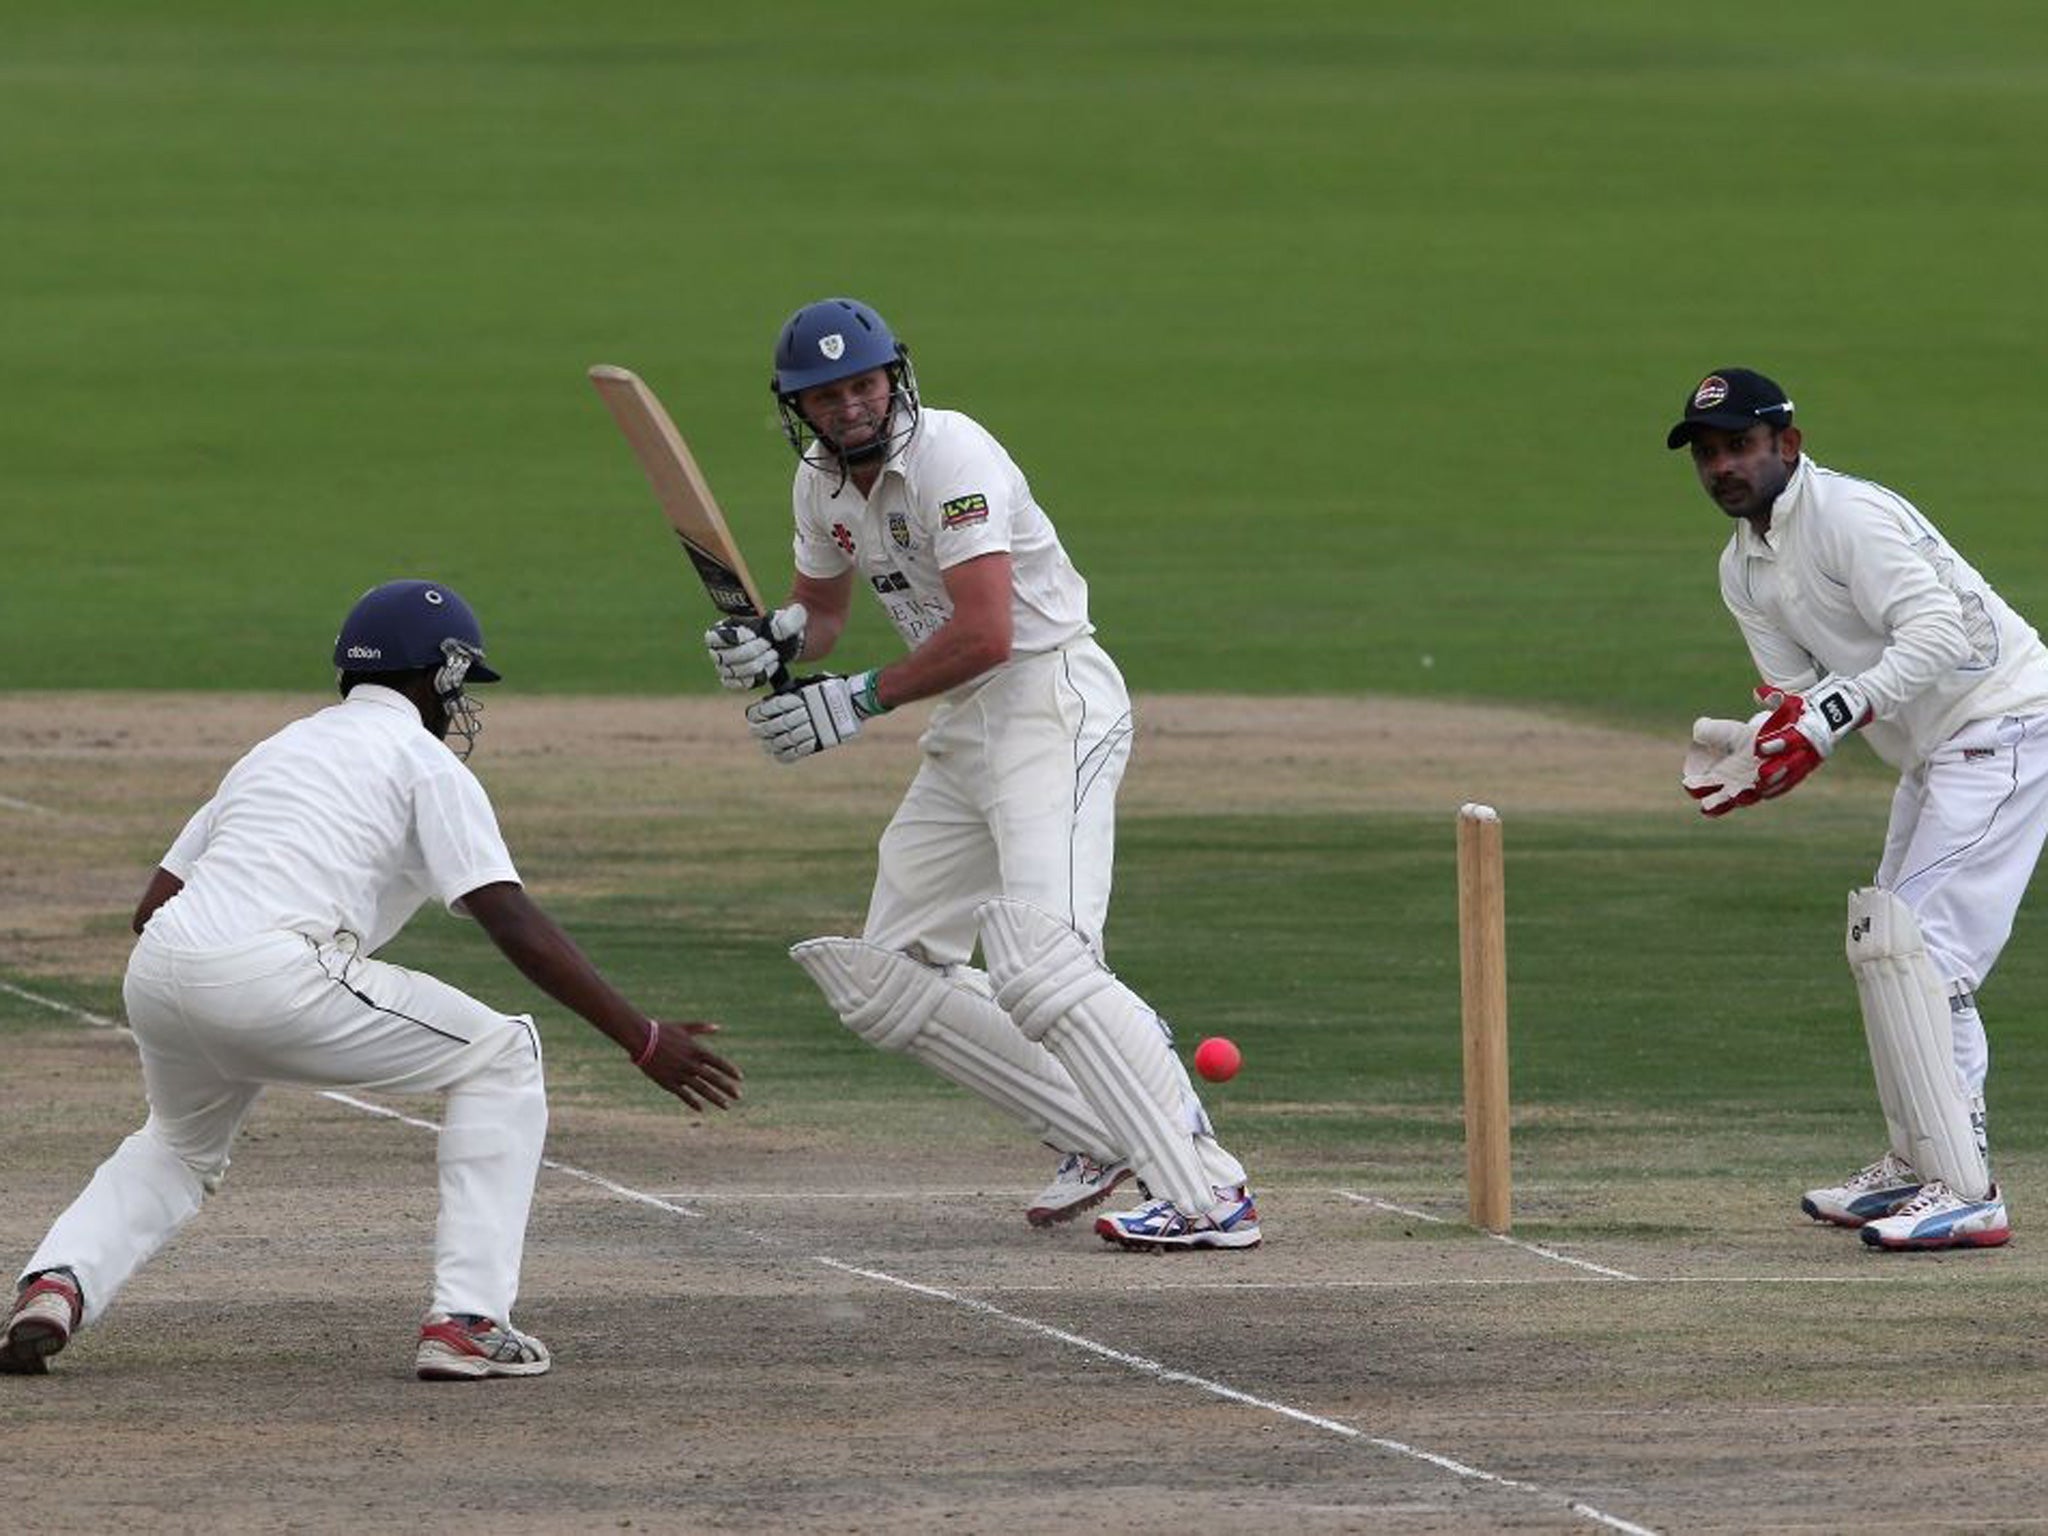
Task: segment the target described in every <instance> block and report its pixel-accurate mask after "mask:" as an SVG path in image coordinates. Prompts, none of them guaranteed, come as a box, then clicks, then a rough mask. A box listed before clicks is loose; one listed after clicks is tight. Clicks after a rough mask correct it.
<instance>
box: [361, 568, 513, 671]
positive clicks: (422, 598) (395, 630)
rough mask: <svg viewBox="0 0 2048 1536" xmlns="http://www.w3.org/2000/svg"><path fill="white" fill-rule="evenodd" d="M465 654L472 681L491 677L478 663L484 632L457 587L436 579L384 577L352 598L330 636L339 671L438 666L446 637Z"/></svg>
mask: <svg viewBox="0 0 2048 1536" xmlns="http://www.w3.org/2000/svg"><path fill="white" fill-rule="evenodd" d="M449 641H454V642H455V643H456V645H457V646H458V647H459V648H460V649H461V651H462V652H463V653H464V654H466V655H467V656H468V657H469V666H468V669H467V677H468V680H469V681H470V682H473V683H495V682H497V681H498V674H497V673H496V672H493V671H492V670H491V669H490V668H489V667H487V666H485V665H484V660H483V657H484V632H483V627H482V626H481V625H480V624H478V623H477V621H476V614H475V613H474V612H473V611H472V610H471V609H470V606H469V604H468V603H466V602H464V601H463V600H462V596H461V594H460V593H458V592H456V590H455V589H454V588H453V587H448V586H443V585H442V584H441V583H440V582H438V581H387V582H385V583H384V584H383V585H382V586H379V587H372V588H370V590H369V591H367V592H365V593H364V594H363V595H362V596H361V597H359V598H357V599H356V605H355V607H353V608H351V609H349V611H348V617H347V618H345V619H343V620H342V621H341V633H340V634H339V635H337V636H335V640H334V666H335V670H337V671H340V672H410V671H413V670H416V669H421V668H426V667H441V666H444V665H446V664H447V662H448V660H449V654H448V645H447V642H449Z"/></svg>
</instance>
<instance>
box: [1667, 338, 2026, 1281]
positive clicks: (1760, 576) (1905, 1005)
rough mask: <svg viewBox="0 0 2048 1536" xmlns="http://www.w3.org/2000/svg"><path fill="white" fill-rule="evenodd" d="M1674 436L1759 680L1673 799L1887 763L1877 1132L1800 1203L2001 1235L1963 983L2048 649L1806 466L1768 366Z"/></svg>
mask: <svg viewBox="0 0 2048 1536" xmlns="http://www.w3.org/2000/svg"><path fill="white" fill-rule="evenodd" d="M1666 442H1667V446H1669V447H1671V448H1689V449H1690V450H1691V453H1692V459H1693V467H1694V469H1695V470H1696V471H1697V473H1698V475H1699V480H1700V484H1701V485H1702V486H1703V487H1705V489H1706V492H1707V494H1708V495H1709V496H1711V497H1712V498H1713V500H1714V502H1715V504H1716V505H1717V506H1719V507H1720V508H1721V510H1722V511H1723V512H1725V513H1727V514H1728V516H1730V517H1731V518H1734V519H1736V524H1735V531H1734V535H1733V537H1731V538H1730V539H1729V541H1728V547H1727V549H1726V550H1724V551H1723V552H1722V555H1721V596H1722V599H1723V600H1724V601H1725V602H1726V603H1727V605H1728V611H1729V612H1730V613H1732V614H1734V616H1735V622H1736V623H1737V624H1738V625H1739V626H1740V627H1741V630H1742V635H1743V638H1744V639H1745V640H1746V641H1747V642H1748V643H1749V651H1750V655H1751V657H1752V658H1753V659H1754V661H1755V663H1756V668H1757V672H1758V674H1759V675H1760V676H1761V677H1762V679H1763V681H1762V683H1761V684H1760V685H1759V686H1758V687H1757V690H1756V698H1757V703H1758V705H1759V706H1760V707H1759V709H1758V710H1757V712H1756V713H1754V714H1753V715H1751V716H1750V718H1749V719H1747V720H1719V719H1702V720H1700V721H1698V722H1696V723H1695V725H1694V727H1693V745H1692V750H1691V752H1690V754H1689V755H1688V756H1687V758H1686V762H1685V767H1684V770H1683V775H1682V777H1683V782H1684V785H1685V787H1686V789H1687V791H1688V792H1689V793H1690V794H1692V795H1693V797H1694V798H1695V799H1697V800H1698V801H1699V804H1700V808H1701V810H1703V811H1704V812H1705V813H1706V814H1707V815H1709V816H1718V815H1722V814H1725V813H1726V812H1728V811H1731V810H1735V809H1737V808H1740V807H1744V806H1750V805H1755V804H1757V803H1758V802H1759V801H1763V800H1769V799H1774V798H1775V797H1777V796H1779V795H1783V794H1785V793H1787V792H1788V791H1790V790H1792V789H1793V788H1795V787H1796V786H1797V785H1798V784H1799V783H1800V782H1801V781H1802V780H1804V779H1805V778H1806V776H1807V775H1808V774H1810V773H1812V772H1813V771H1814V770H1815V769H1816V768H1818V767H1820V765H1821V764H1822V763H1823V762H1825V761H1826V760H1827V758H1828V756H1829V755H1830V754H1831V753H1832V752H1833V751H1834V750H1835V749H1836V747H1838V746H1839V745H1840V744H1841V743H1842V742H1843V741H1844V740H1845V739H1846V738H1847V737H1849V736H1851V735H1854V734H1859V733H1860V734H1861V735H1862V736H1863V737H1864V739H1865V740H1866V741H1868V742H1869V744H1870V746H1871V748H1872V750H1874V751H1875V752H1876V753H1877V754H1878V756H1880V757H1882V758H1883V759H1884V760H1885V761H1886V762H1887V763H1890V764H1891V765H1892V766H1893V767H1895V768H1897V769H1898V770H1899V774H1900V777H1899V785H1898V790H1897V792H1896V793H1895V794H1894V796H1893V797H1892V812H1891V825H1890V827H1889V829H1888V830H1887V832H1886V834H1885V844H1884V854H1883V856H1882V858H1881V859H1880V860H1879V862H1878V867H1877V878H1876V882H1875V884H1874V885H1872V886H1870V887H1868V888H1866V889H1863V890H1858V891H1853V892H1851V893H1850V896H1849V914H1848V935H1847V945H1848V957H1849V966H1850V969H1851V971H1852V972H1853V973H1854V975H1855V979H1856V991H1857V995H1858V997H1859V999H1860V1001H1861V1003H1862V1010H1863V1024H1864V1033H1865V1036H1866V1038H1867V1040H1868V1043H1869V1046H1870V1059H1871V1066H1872V1068H1873V1070H1874V1072H1875V1074H1876V1078H1877V1093H1878V1100H1879V1102H1880V1104H1881V1105H1882V1106H1883V1109H1884V1118H1885V1124H1886V1126H1887V1128H1888V1130H1889V1132H1890V1137H1891V1145H1890V1148H1889V1149H1888V1150H1887V1151H1886V1152H1885V1154H1884V1155H1883V1156H1882V1157H1880V1158H1879V1159H1878V1160H1877V1161H1876V1162H1874V1163H1871V1164H1870V1165H1869V1166H1868V1167H1866V1168H1864V1169H1862V1170H1861V1171H1860V1172H1858V1173H1855V1174H1853V1175H1851V1176H1850V1177H1849V1178H1848V1179H1847V1180H1845V1181H1844V1182H1842V1183H1840V1184H1835V1185H1830V1186H1827V1187H1826V1188H1822V1189H1812V1190H1808V1191H1807V1192H1806V1197H1805V1199H1804V1200H1803V1201H1802V1202H1801V1205H1802V1208H1803V1209H1804V1210H1805V1211H1806V1213H1807V1214H1808V1215H1809V1216H1812V1217H1814V1218H1815V1219H1817V1220H1820V1221H1827V1222H1833V1223H1835V1224H1837V1225H1839V1226H1845V1227H1860V1228H1861V1229H1862V1232H1863V1240H1864V1241H1865V1242H1866V1243H1869V1244H1871V1245H1872V1246H1874V1247H1878V1248H1894V1249H1896V1248H1958V1247H1988V1246H1993V1245H1996V1244H1999V1243H2003V1242H2005V1241H2006V1240H2007V1238H2008V1237H2009V1236H2010V1235H2011V1228H2010V1224H2009V1222H2008V1219H2007V1215H2006V1205H2005V1197H2004V1194H2003V1192H2002V1191H2001V1190H2000V1188H1999V1186H1998V1183H1997V1182H1996V1180H1995V1179H1994V1178H1993V1176H1992V1170H1991V1165H1990V1157H1989V1150H1988V1149H1989V1143H1988V1141H1987V1139H1986V1135H1985V1116H1984V1080H1985V1075H1986V1071H1987V1069H1988V1067H1989V1062H1990V1058H1989V1051H1988V1048H1987V1045H1986V1041H1985V1035H1984V1024H1983V1020H1982V1018H1981V1017H1980V1016H1979V1014H1978V1011H1977V996H1976V994H1977V989H1978V988H1979V987H1980V986H1982V985H1983V983H1984V980H1985V978H1986V977H1988V976H1989V975H1990V974H1991V968H1992V967H1993V966H1994V965H1995V964H1996V963H1997V961H1998V956H1999V952H2000V951H2001V950H2002V949H2003V948H2004V947H2005V942H2006V939H2007V938H2008V937H2009V936H2010V935H2011V932H2012V924H2013V915H2014V913H2015V912H2016V911H2017V909H2018V907H2019V904H2020V898H2021V897H2022V896H2023V895H2024V894H2025V892H2026V888H2027V881H2028V880H2029V878H2030V877H2031V876H2032V874H2033V870H2034V865H2035V863H2036V861H2037V860H2038V859H2039V857H2040V853H2041V845H2042V841H2043V838H2044V837H2048V650H2044V649H2043V647H2042V644H2041V640H2040V637H2039V636H2038V635H2037V634H2036V633H2035V632H2034V630H2033V628H2032V626H2030V625H2029V624H2028V623H2027V622H2026V621H2025V620H2024V619H2022V618H2021V617H2020V616H2019V615H2018V614H2017V613H2015V612H2013V610H2012V609H2011V608H2010V607H2008V606H2007V605H2006V603H2005V602H2004V601H2003V600H2002V599H2001V598H2000V597H1999V595H1998V594H1997V593H1996V592H1994V591H1993V590H1992V588H1991V584H1990V583H1989V582H1987V581H1986V580H1985V579H1984V578H1983V577H1982V576H1980V575H1979V574H1978V573H1977V571H1976V570H1975V569H1974V568H1973V567H1972V566H1971V565H1970V563H1969V562H1968V561H1966V560H1965V559H1963V557H1962V556H1961V555H1960V554H1958V553H1957V552H1956V549H1955V547H1954V546H1953V545H1951V544H1950V543H1949V542H1948V540H1946V539H1945V538H1943V537H1942V535H1941V533H1940V531H1939V530H1938V529H1936V528H1935V526H1934V525H1933V524H1932V523H1930V522H1928V520H1927V519H1926V517H1925V516H1923V515H1922V514H1921V513H1920V512H1919V511H1918V510H1917V509H1916V508H1915V507H1914V506H1913V505H1912V504H1911V503H1910V502H1908V501H1907V500H1906V499H1905V498H1904V497H1902V496H1899V495H1897V494H1895V493H1894V492H1892V491H1889V490H1886V489H1885V488H1884V487H1883V486H1881V485H1876V484H1874V483H1872V482H1871V481H1868V480H1859V479H1856V478H1855V477H1853V476H1850V475H1845V474H1840V473H1838V472H1836V471H1834V470H1831V469H1824V468H1822V467H1821V466H1820V465H1818V464H1816V463H1814V462H1813V460H1812V459H1810V458H1808V457H1806V455H1805V454H1804V453H1802V452H1801V451H1800V443H1801V438H1800V432H1799V429H1798V428H1797V427H1796V426H1794V425H1793V424H1792V402H1791V401H1790V400H1789V399H1787V398H1786V396H1785V393H1784V391H1783V390H1781V389H1779V388H1778V386H1777V385H1776V384H1774V383H1772V382H1771V381H1770V380H1769V379H1767V378H1765V377H1764V376H1763V375H1762V374H1760V373H1755V372H1752V371H1751V370H1749V369H1746V368H1725V369H1722V370H1720V371H1719V372H1716V373H1712V374H1709V375H1708V376H1707V377H1706V378H1704V379H1702V380H1701V381H1700V382H1699V384H1698V385H1697V386H1695V388H1694V389H1693V391H1692V393H1691V394H1690V395H1689V396H1688V397H1687V401H1686V407H1685V414H1684V416H1683V418H1682V419H1681V420H1680V421H1679V422H1678V424H1677V425H1676V426H1674V427H1672V429H1671V431H1670V434H1669V437H1668V438H1667V440H1666Z"/></svg>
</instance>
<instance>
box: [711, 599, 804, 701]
mask: <svg viewBox="0 0 2048 1536" xmlns="http://www.w3.org/2000/svg"><path fill="white" fill-rule="evenodd" d="M809 621H810V615H809V614H808V613H806V612H805V611H804V605H803V604H802V603H791V604H790V605H789V606H788V607H787V608H778V609H776V610H775V611H774V612H773V613H771V614H769V615H768V617H767V618H766V619H753V620H748V619H720V620H719V621H718V622H717V623H716V624H714V625H712V626H711V627H710V628H709V629H707V630H705V631H704V648H705V649H706V650H708V651H709V652H710V653H711V665H712V666H714V667H715V668H717V669H718V681H719V682H720V684H722V685H723V686H725V687H727V688H759V687H761V686H762V685H763V684H765V683H767V682H768V681H769V680H770V679H771V678H773V677H774V676H775V674H776V672H777V671H778V670H779V669H780V668H782V667H783V666H784V665H786V664H787V663H789V662H791V661H794V660H795V659H796V658H797V657H798V656H799V655H801V654H802V653H803V648H804V626H805V625H806V624H807V623H808V622H809Z"/></svg>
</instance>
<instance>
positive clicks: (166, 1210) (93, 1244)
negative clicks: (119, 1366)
mask: <svg viewBox="0 0 2048 1536" xmlns="http://www.w3.org/2000/svg"><path fill="white" fill-rule="evenodd" d="M226 1171H227V1158H226V1157H225V1156H223V1157H220V1158H218V1159H217V1160H215V1161H212V1162H210V1163H208V1164H205V1165H204V1166H194V1165H193V1164H192V1163H188V1162H187V1161H186V1160H185V1159H184V1158H182V1157H180V1156H179V1155H178V1154H177V1152H175V1151H174V1150H172V1148H171V1145H170V1142H169V1140H168V1139H167V1138H166V1137H165V1135H164V1131H163V1127H162V1125H161V1124H160V1123H159V1122H158V1120H157V1118H156V1116H154V1115H152V1116H150V1118H149V1120H148V1122H147V1123H146V1124H145V1125H144V1126H143V1127H142V1129H141V1130H139V1131H137V1132H135V1134H134V1135H132V1136H130V1137H128V1138H127V1139H126V1140H125V1141H123V1142H122V1143H121V1145H120V1146H119V1147H117V1148H115V1150H114V1154H113V1156H111V1157H109V1158H108V1159H107V1160H106V1161H105V1162H103V1163H101V1164H100V1166H99V1168H98V1169H97V1170H96V1171H95V1172H94V1173H93V1176H92V1182H90V1183H89V1184H87V1185H86V1186H85V1188H84V1189H83V1190H82V1191H81V1192H80V1193H79V1196H78V1198H77V1199H76V1200H73V1201H72V1202H71V1204H70V1205H69V1206H68V1207H67V1208H66V1209H65V1211H64V1214H63V1215H61V1216H59V1217H58V1218H57V1220H56V1223H55V1224H54V1225H53V1226H52V1227H51V1228H50V1230H49V1233H48V1235H47V1236H45V1237H44V1238H43V1241H42V1246H41V1247H39V1248H37V1249H36V1252H35V1256H34V1257H33V1258H31V1259H30V1260H29V1261H28V1263H27V1265H26V1266H24V1269H23V1273H25V1274H35V1273H37V1272H38V1271H41V1270H45V1269H57V1268H69V1269H70V1270H71V1272H72V1273H73V1274H74V1275H76V1276H77V1277H78V1289H79V1294H80V1296H81V1298H82V1299H83V1301H84V1303H85V1312H84V1316H83V1317H82V1318H81V1323H90V1322H92V1321H94V1320H95V1319H96V1318H98V1317H99V1316H100V1314H102V1313H103V1312H105V1311H106V1310H107V1307H108V1304H109V1303H111V1302H112V1301H113V1299H114V1297H115V1296H116V1295H117V1294H118V1293H119V1292H120V1289H121V1287H122V1286H123V1285H125V1284H127V1283H128V1278H129V1276H131V1275H133V1274H134V1273H135V1271H136V1270H137V1269H139V1268H141V1267H142V1265H143V1264H145V1263H147V1262H148V1260H149V1258H150V1256H151V1255H152V1254H154V1253H155V1252H156V1251H157V1250H158V1249H159V1248H161V1247H163V1245H164V1244H165V1243H166V1242H168V1241H169V1240H170V1239H171V1237H172V1235H173V1234H175V1233H176V1232H177V1231H178V1229H179V1228H180V1227H182V1226H184V1225H185V1223H186V1222H188V1221H190V1220H191V1219H192V1218H193V1217H194V1216H196V1215H198V1214H199V1207H200V1205H201V1203H202V1202H203V1201H204V1200H205V1198H206V1196H207V1195H209V1194H210V1193H212V1192H213V1191H214V1190H216V1189H218V1188H219V1187H220V1181H221V1177H222V1175H223V1174H225V1173H226Z"/></svg>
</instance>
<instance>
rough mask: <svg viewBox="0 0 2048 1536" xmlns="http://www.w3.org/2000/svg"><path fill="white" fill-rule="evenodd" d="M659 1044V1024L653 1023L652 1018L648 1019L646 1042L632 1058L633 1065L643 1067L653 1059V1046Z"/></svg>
mask: <svg viewBox="0 0 2048 1536" xmlns="http://www.w3.org/2000/svg"><path fill="white" fill-rule="evenodd" d="M659 1044H661V1026H660V1025H659V1024H657V1023H655V1022H654V1020H652V1019H649V1020H648V1021H647V1044H646V1045H644V1046H643V1047H641V1050H640V1054H639V1055H638V1056H635V1057H634V1058H633V1065H634V1066H636V1067H644V1066H646V1065H647V1063H649V1062H650V1061H652V1060H654V1048H655V1047H656V1046H657V1045H659Z"/></svg>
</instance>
